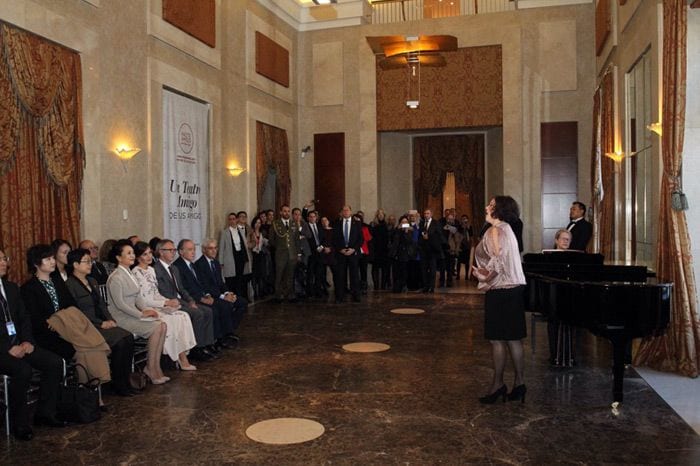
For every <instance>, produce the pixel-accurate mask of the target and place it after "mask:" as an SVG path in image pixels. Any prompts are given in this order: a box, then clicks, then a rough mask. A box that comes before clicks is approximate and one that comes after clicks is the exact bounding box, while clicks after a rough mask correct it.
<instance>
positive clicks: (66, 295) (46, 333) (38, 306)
mask: <svg viewBox="0 0 700 466" xmlns="http://www.w3.org/2000/svg"><path fill="white" fill-rule="evenodd" d="M51 281H52V282H53V284H54V287H55V288H56V294H57V295H58V310H61V309H66V308H68V307H70V306H75V300H74V299H73V296H71V294H70V291H68V288H67V287H66V284H65V282H64V281H63V279H61V278H58V279H56V278H51ZM20 294H21V295H22V300H23V301H24V305H25V307H26V309H27V311H28V312H29V316H30V318H31V321H32V330H33V332H34V338H36V341H37V343H38V344H39V346H41V347H42V348H44V349H47V350H49V351H52V352H54V353H56V354H58V355H59V356H61V357H62V358H64V359H70V358H71V357H72V356H73V353H74V352H75V350H74V348H73V346H72V345H71V344H70V343H68V342H67V341H66V340H64V339H63V338H61V337H60V336H59V335H58V333H56V332H54V331H52V330H49V324H47V323H46V320H47V319H48V318H49V317H51V316H52V315H53V314H54V312H56V309H54V307H53V303H52V302H51V297H50V296H49V293H48V291H46V288H44V285H42V284H41V282H40V281H39V279H38V278H36V277H32V278H30V279H29V280H27V282H25V284H24V285H22V287H21V288H20Z"/></svg>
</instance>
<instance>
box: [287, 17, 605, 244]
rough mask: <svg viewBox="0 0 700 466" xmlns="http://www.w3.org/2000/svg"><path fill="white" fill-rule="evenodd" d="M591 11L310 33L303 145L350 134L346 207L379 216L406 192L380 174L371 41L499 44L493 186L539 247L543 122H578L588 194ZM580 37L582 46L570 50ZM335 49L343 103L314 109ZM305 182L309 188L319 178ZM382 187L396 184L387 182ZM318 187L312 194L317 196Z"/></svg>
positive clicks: (303, 68) (303, 74) (304, 55)
mask: <svg viewBox="0 0 700 466" xmlns="http://www.w3.org/2000/svg"><path fill="white" fill-rule="evenodd" d="M593 13H594V10H593V5H592V4H588V5H577V6H566V7H556V8H535V9H530V10H525V11H519V12H506V13H497V14H484V15H477V16H471V17H456V18H443V19H436V20H429V21H422V22H420V23H397V24H389V25H365V26H356V27H348V28H342V29H336V30H331V31H312V32H306V33H304V34H303V35H302V36H301V37H300V40H299V49H298V54H299V56H298V59H297V62H298V73H299V82H300V83H308V86H301V87H300V90H299V139H300V141H302V143H303V141H312V140H313V134H314V133H325V132H337V131H341V132H345V133H346V138H345V141H346V148H345V150H346V184H345V186H346V198H347V201H348V202H350V203H351V204H352V205H353V206H355V205H359V206H360V207H361V208H362V209H363V210H365V211H373V210H374V209H375V208H376V207H377V206H379V204H380V203H381V204H383V206H384V207H386V205H387V204H386V201H385V199H389V198H387V193H388V192H392V191H394V190H398V191H399V192H400V191H401V189H402V185H400V184H399V183H400V181H398V178H395V180H397V181H395V184H393V185H389V186H385V185H382V186H381V187H380V186H379V185H378V184H377V173H383V172H384V171H385V170H383V169H382V170H378V168H377V167H378V164H379V163H380V162H378V161H381V163H382V164H383V163H385V157H384V154H381V155H379V154H378V147H379V145H378V144H377V140H378V139H377V138H378V136H377V133H376V129H375V128H376V117H375V93H376V89H375V86H376V84H375V70H374V67H375V64H374V57H373V55H372V52H371V50H370V48H369V46H368V45H367V43H366V40H365V36H372V35H390V34H401V35H412V34H416V33H420V34H451V35H454V36H456V37H457V38H458V42H459V46H460V47H472V46H480V45H493V44H501V45H502V47H503V137H502V141H503V142H502V148H501V150H502V154H503V156H502V161H500V162H501V165H500V167H501V169H500V172H499V174H495V173H490V175H489V185H490V186H493V187H497V186H500V187H507V188H508V189H507V191H508V194H511V195H513V196H514V197H515V198H516V199H517V200H518V201H519V202H520V203H521V204H522V210H523V220H524V222H525V223H526V225H528V226H530V228H531V231H529V232H528V234H529V236H528V235H526V236H528V237H529V238H530V241H531V243H530V244H540V242H541V241H540V236H541V233H540V227H539V225H541V208H542V207H541V196H540V185H541V180H540V168H539V165H540V159H539V150H540V149H539V127H540V122H542V121H562V120H566V121H578V123H579V125H578V128H579V147H580V161H579V167H580V172H579V178H580V183H579V185H580V186H579V195H580V196H581V197H582V198H584V199H588V198H589V197H590V187H589V185H590V181H589V178H590V177H589V174H588V173H589V170H588V168H587V167H588V166H589V164H590V147H591V134H592V131H591V120H592V116H591V111H592V108H591V107H592V105H591V102H592V96H593V92H594V83H595V57H594V54H593ZM550 26H551V27H550ZM572 29H573V31H572ZM572 37H573V38H574V39H575V41H574V43H570V38H572ZM557 41H559V42H562V43H563V46H562V47H559V48H557V49H555V50H553V49H552V46H551V43H552V42H557ZM331 43H341V44H342V65H343V66H342V70H343V72H342V89H343V99H342V103H335V104H333V105H314V103H315V101H314V92H319V91H318V90H316V91H314V90H313V86H315V84H316V83H317V81H316V80H315V79H314V73H315V70H314V69H313V66H312V64H313V63H314V50H315V48H316V49H317V48H318V45H319V44H331ZM562 52H566V54H564V53H562ZM338 59H339V60H341V58H340V57H339V58H338ZM326 79H327V78H324V80H323V81H326ZM318 82H319V83H320V82H322V81H321V80H319V81H318ZM324 102H326V101H324ZM384 142H385V141H382V144H381V147H384ZM389 158H391V156H390V157H389ZM494 166H495V165H494ZM302 176H305V177H306V179H305V181H309V180H312V177H313V174H312V173H306V174H305V175H302ZM302 180H303V178H302V179H300V181H302ZM380 181H381V182H382V183H385V182H389V183H390V182H391V180H388V181H385V180H384V179H383V177H380ZM311 183H312V181H311V182H309V183H308V184H307V186H309V187H308V188H306V189H313V188H312V187H310V186H311ZM300 185H304V183H303V182H302V183H300ZM302 189H304V188H302ZM306 197H308V195H307V196H306ZM302 198H304V197H302ZM392 199H393V198H392ZM392 202H394V201H392ZM562 222H566V219H562ZM527 247H529V244H526V248H527Z"/></svg>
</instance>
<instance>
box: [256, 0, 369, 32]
mask: <svg viewBox="0 0 700 466" xmlns="http://www.w3.org/2000/svg"><path fill="white" fill-rule="evenodd" d="M257 2H258V3H260V4H261V5H262V6H264V7H265V8H267V9H268V10H270V11H271V12H272V13H274V14H275V15H277V16H278V17H279V18H280V19H282V20H283V21H284V22H286V23H287V24H289V25H290V26H292V27H293V28H294V29H296V30H297V31H313V30H317V29H331V28H338V27H345V26H357V25H360V24H366V23H367V22H368V19H369V17H370V16H371V15H372V7H371V5H370V4H369V2H368V1H367V0H338V3H337V4H335V5H328V6H313V4H309V2H306V3H305V4H304V5H302V4H301V3H300V2H299V1H298V0H257Z"/></svg>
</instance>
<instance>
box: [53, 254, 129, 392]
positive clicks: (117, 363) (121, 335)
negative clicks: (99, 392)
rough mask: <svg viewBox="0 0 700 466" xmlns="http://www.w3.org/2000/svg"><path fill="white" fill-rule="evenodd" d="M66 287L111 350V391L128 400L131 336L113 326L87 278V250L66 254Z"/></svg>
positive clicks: (93, 282) (93, 283)
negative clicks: (126, 397)
mask: <svg viewBox="0 0 700 466" xmlns="http://www.w3.org/2000/svg"><path fill="white" fill-rule="evenodd" d="M66 270H67V271H68V273H69V275H68V280H66V287H67V288H68V290H69V291H70V294H71V295H72V296H73V299H75V302H76V306H77V307H78V309H80V310H81V311H82V312H83V314H85V316H86V317H87V318H88V319H89V320H90V322H92V324H93V325H94V326H95V328H97V330H98V331H99V332H100V334H102V336H103V337H104V339H105V341H106V342H107V344H108V345H109V348H110V349H111V350H112V354H111V356H110V360H109V365H110V369H111V372H112V389H113V391H114V393H116V394H117V395H120V396H132V395H133V394H134V392H133V391H132V390H131V388H130V387H129V374H130V373H131V362H132V360H133V358H134V336H133V335H132V334H131V333H130V332H129V331H127V330H124V329H123V328H121V327H118V326H117V323H116V321H115V320H114V318H113V317H112V315H111V314H110V313H109V310H107V303H105V301H104V299H103V298H102V296H101V295H100V291H99V285H98V284H97V281H96V280H95V279H94V278H92V277H88V275H89V274H90V272H91V271H92V258H91V257H90V251H88V250H87V249H74V250H73V251H71V252H69V253H68V261H67V264H66Z"/></svg>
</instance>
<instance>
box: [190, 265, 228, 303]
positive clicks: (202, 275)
mask: <svg viewBox="0 0 700 466" xmlns="http://www.w3.org/2000/svg"><path fill="white" fill-rule="evenodd" d="M212 263H213V264H214V268H215V269H216V271H214V270H212V268H211V266H210V265H209V260H208V259H207V258H206V256H204V255H202V256H201V257H200V258H199V259H197V260H196V261H195V263H194V269H195V271H196V272H197V277H198V278H199V282H200V283H201V284H202V287H203V288H204V291H206V292H207V293H209V294H210V295H212V296H214V297H215V298H218V297H219V296H221V295H222V294H224V293H226V292H227V291H228V290H227V289H226V283H225V282H224V277H223V275H222V272H221V264H220V263H219V261H218V260H216V259H214V260H213V261H212Z"/></svg>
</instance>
